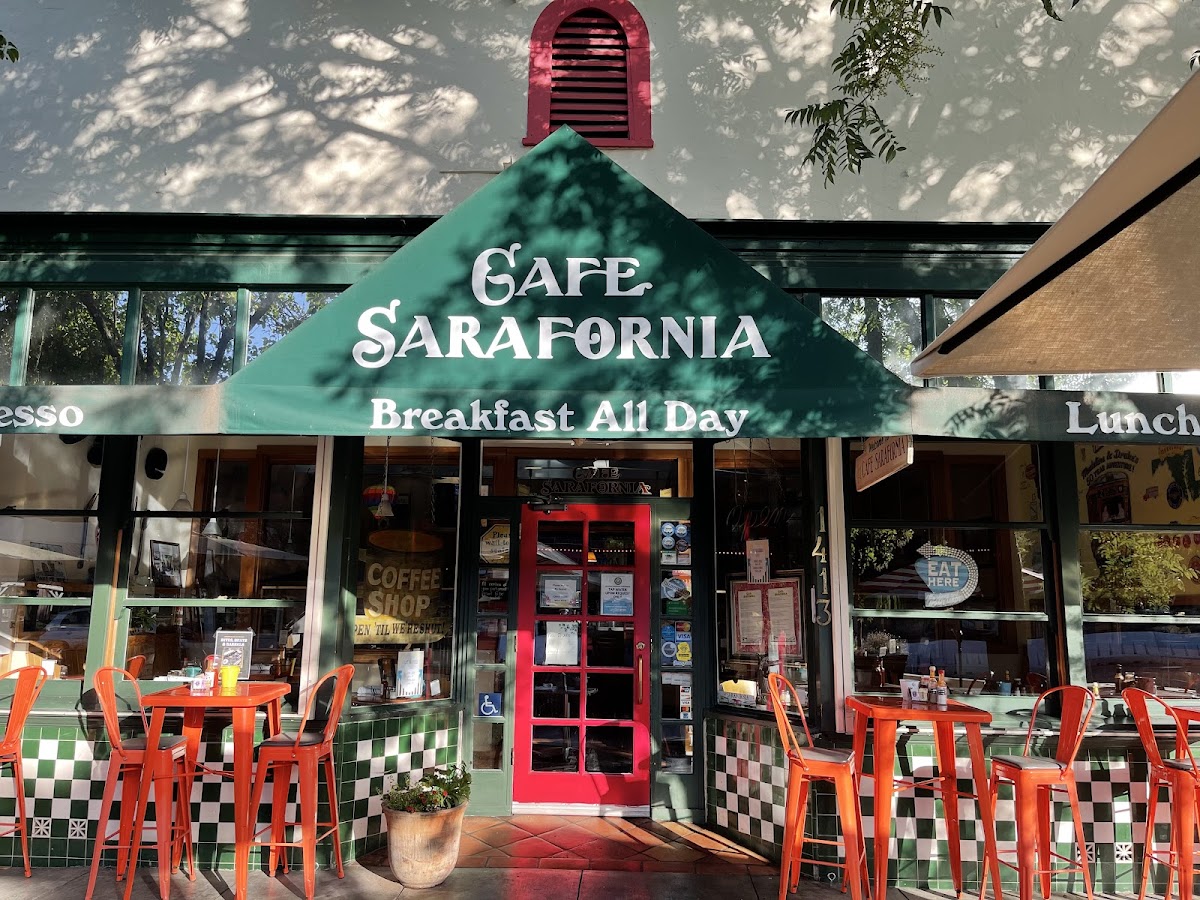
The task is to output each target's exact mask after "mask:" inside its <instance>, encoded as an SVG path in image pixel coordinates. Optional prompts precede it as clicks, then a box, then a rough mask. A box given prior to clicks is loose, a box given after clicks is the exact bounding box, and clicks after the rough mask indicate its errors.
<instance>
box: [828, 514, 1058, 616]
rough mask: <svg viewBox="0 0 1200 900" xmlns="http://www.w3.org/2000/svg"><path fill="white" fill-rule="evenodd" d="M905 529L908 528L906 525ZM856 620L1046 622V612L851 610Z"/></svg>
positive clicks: (851, 614) (856, 608)
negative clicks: (966, 619) (970, 619)
mask: <svg viewBox="0 0 1200 900" xmlns="http://www.w3.org/2000/svg"><path fill="white" fill-rule="evenodd" d="M905 527H908V526H907V525H905ZM850 616H851V618H855V619H943V620H953V621H960V620H962V619H963V618H964V617H966V616H970V617H971V618H972V619H978V620H980V621H982V622H1045V621H1046V614H1045V613H1044V612H1040V613H1038V612H1000V611H991V610H982V609H868V608H865V607H863V608H859V607H855V608H853V609H851V610H850Z"/></svg>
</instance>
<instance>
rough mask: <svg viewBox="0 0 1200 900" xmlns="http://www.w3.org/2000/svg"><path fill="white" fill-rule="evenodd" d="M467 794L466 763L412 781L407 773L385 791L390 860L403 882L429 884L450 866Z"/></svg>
mask: <svg viewBox="0 0 1200 900" xmlns="http://www.w3.org/2000/svg"><path fill="white" fill-rule="evenodd" d="M470 796H471V773H470V772H468V771H467V765H466V763H463V764H461V765H458V766H450V767H449V768H447V769H434V770H432V771H430V772H426V773H425V774H424V775H422V776H421V778H420V780H418V781H416V782H415V783H414V782H412V780H411V779H410V778H409V776H408V773H407V772H406V773H404V774H402V775H401V776H400V777H399V778H398V779H397V780H396V783H395V784H394V785H392V787H391V788H389V789H388V790H386V791H384V792H383V795H382V801H383V816H384V819H385V820H386V822H387V835H388V864H389V865H390V866H391V869H392V874H393V875H395V876H396V879H397V880H398V881H399V882H400V883H401V884H402V885H404V886H405V887H410V888H427V887H433V886H434V885H437V884H441V883H442V882H443V881H445V880H446V878H447V877H448V876H449V875H450V873H451V872H452V871H454V865H455V863H457V862H458V843H459V838H460V837H461V836H462V821H463V815H464V814H465V813H466V811H467V800H468V799H469V798H470Z"/></svg>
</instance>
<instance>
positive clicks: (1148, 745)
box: [1121, 688, 1200, 900]
mask: <svg viewBox="0 0 1200 900" xmlns="http://www.w3.org/2000/svg"><path fill="white" fill-rule="evenodd" d="M1121 699H1123V700H1124V701H1125V705H1126V706H1127V707H1129V712H1130V714H1131V715H1132V716H1133V721H1134V723H1135V724H1136V725H1137V730H1138V737H1140V738H1141V739H1142V748H1143V749H1144V750H1145V751H1146V760H1147V762H1148V763H1149V764H1150V793H1149V803H1148V804H1147V807H1146V851H1145V856H1144V858H1143V860H1142V886H1141V890H1139V891H1138V900H1145V897H1146V890H1147V888H1148V887H1149V885H1150V863H1151V862H1157V863H1160V864H1162V865H1164V866H1166V867H1167V885H1166V889H1165V890H1164V891H1163V896H1164V897H1170V896H1171V883H1172V881H1174V878H1175V873H1176V872H1178V873H1179V894H1180V897H1181V898H1183V900H1187V898H1188V897H1190V896H1191V893H1192V891H1191V885H1192V883H1193V882H1192V879H1193V877H1194V875H1195V868H1194V859H1195V850H1194V844H1193V842H1194V840H1195V836H1196V795H1197V793H1196V789H1197V787H1200V769H1198V768H1197V766H1196V760H1195V759H1194V758H1193V757H1192V750H1191V747H1189V746H1188V741H1187V725H1186V723H1184V722H1183V721H1181V720H1180V718H1179V716H1177V715H1176V714H1175V710H1173V709H1172V708H1171V707H1170V705H1168V704H1167V703H1165V702H1164V701H1162V700H1160V699H1159V698H1158V697H1156V696H1154V694H1150V693H1147V692H1146V691H1143V690H1139V689H1138V688H1126V689H1125V690H1124V691H1122V692H1121ZM1151 708H1153V709H1154V714H1157V715H1162V716H1164V717H1165V718H1166V719H1167V720H1168V721H1169V722H1171V723H1173V724H1174V726H1175V746H1176V748H1177V753H1176V756H1177V757H1178V758H1176V759H1166V760H1164V759H1163V758H1162V753H1161V752H1160V751H1159V749H1158V740H1157V739H1156V738H1155V735H1154V724H1153V722H1152V721H1151V719H1150V717H1151V715H1152V713H1151V712H1150V710H1151ZM1164 787H1165V788H1167V789H1168V797H1169V799H1170V803H1171V846H1170V849H1168V850H1167V852H1166V853H1165V854H1162V853H1159V852H1158V851H1156V850H1155V849H1154V815H1155V812H1156V811H1157V810H1158V795H1159V791H1160V790H1161V789H1162V788H1164Z"/></svg>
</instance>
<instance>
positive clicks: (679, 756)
mask: <svg viewBox="0 0 1200 900" xmlns="http://www.w3.org/2000/svg"><path fill="white" fill-rule="evenodd" d="M662 768H663V771H664V772H673V773H675V774H677V775H688V774H690V773H691V771H692V726H691V725H664V726H663V741H662Z"/></svg>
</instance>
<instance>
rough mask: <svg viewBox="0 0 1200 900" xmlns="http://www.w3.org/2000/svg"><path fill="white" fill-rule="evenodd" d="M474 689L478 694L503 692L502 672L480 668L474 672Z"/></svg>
mask: <svg viewBox="0 0 1200 900" xmlns="http://www.w3.org/2000/svg"><path fill="white" fill-rule="evenodd" d="M475 690H476V691H477V692H478V693H480V694H503V693H504V672H503V671H502V670H501V671H497V670H495V669H482V670H480V671H478V672H476V673H475Z"/></svg>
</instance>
